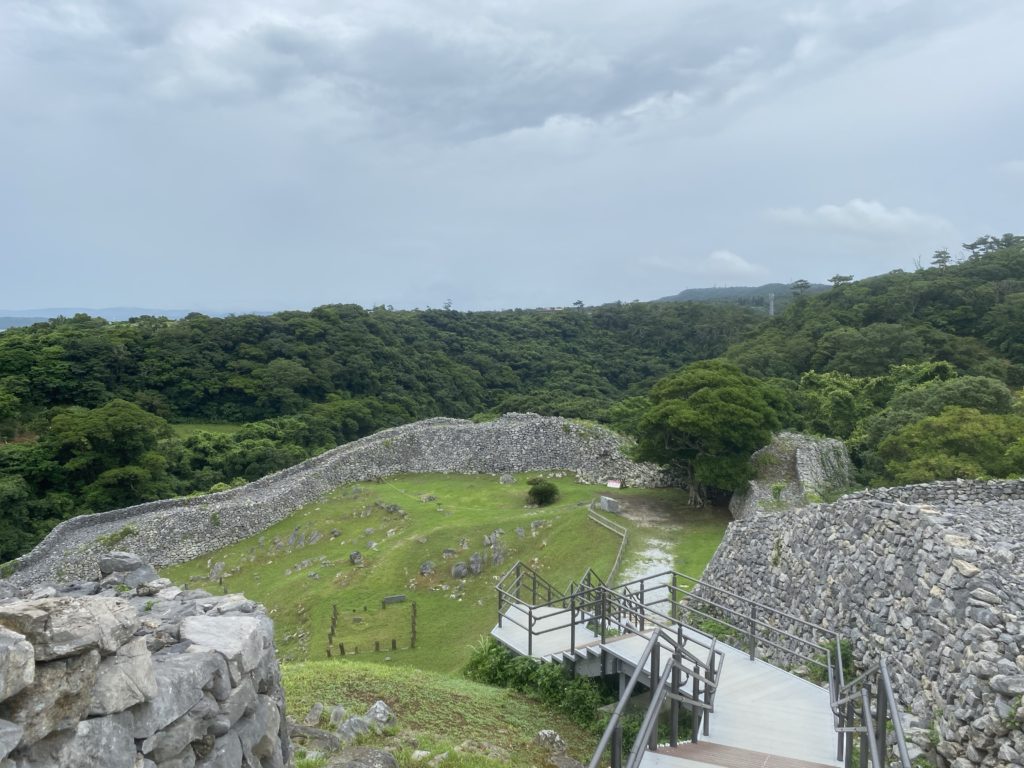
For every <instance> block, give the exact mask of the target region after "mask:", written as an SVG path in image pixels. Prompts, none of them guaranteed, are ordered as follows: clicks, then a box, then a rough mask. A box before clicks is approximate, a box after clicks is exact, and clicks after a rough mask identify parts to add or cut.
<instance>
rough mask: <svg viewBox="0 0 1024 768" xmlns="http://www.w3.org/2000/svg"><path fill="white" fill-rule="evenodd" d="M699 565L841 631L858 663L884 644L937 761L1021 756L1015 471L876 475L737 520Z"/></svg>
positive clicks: (1022, 651)
mask: <svg viewBox="0 0 1024 768" xmlns="http://www.w3.org/2000/svg"><path fill="white" fill-rule="evenodd" d="M704 578H705V579H706V580H708V581H709V582H711V583H712V584H714V585H716V586H719V587H724V588H727V589H729V590H732V591H734V592H737V593H740V594H743V595H751V596H755V597H756V599H758V600H760V601H762V602H764V603H767V604H768V605H770V606H772V607H774V608H777V609H779V610H782V611H786V612H788V613H791V614H794V615H796V616H799V617H801V618H803V619H805V620H807V621H810V622H812V623H814V624H816V625H819V626H822V627H828V628H832V629H836V630H839V631H840V632H841V633H842V634H843V635H844V636H846V637H848V638H850V639H851V640H852V642H853V646H854V651H855V658H856V661H857V662H858V663H859V664H860V665H861V666H862V667H866V666H867V665H868V664H869V663H871V662H872V661H874V660H877V658H878V657H879V655H880V654H885V655H886V656H887V657H888V660H889V664H890V670H891V672H892V674H893V679H894V684H895V685H896V688H897V690H898V695H899V698H900V700H901V702H902V704H903V706H904V707H905V708H906V709H908V710H909V711H910V712H911V713H912V714H913V716H914V719H915V720H916V723H915V728H914V729H913V730H912V731H911V733H912V737H913V739H914V740H915V742H916V743H917V744H918V745H919V747H921V748H922V749H923V750H925V751H926V752H931V751H932V750H933V749H935V751H936V752H937V755H936V758H937V759H938V760H939V761H940V762H942V763H943V764H945V765H952V766H954V767H955V768H964V767H966V766H1022V765H1024V730H1022V729H1024V707H1022V704H1021V694H1024V481H1019V480H1005V481H990V482H981V481H951V482H937V483H929V484H924V485H916V486H905V487H900V488H882V489H877V490H872V491H865V492H861V493H854V494H850V495H847V496H844V497H843V498H841V499H840V500H839V501H837V502H835V503H834V504H819V505H811V506H808V507H804V508H801V509H790V510H788V511H786V512H785V513H784V514H782V515H779V516H760V517H754V518H751V519H747V520H742V521H737V522H734V523H732V524H731V525H730V526H729V529H728V531H727V533H726V536H725V539H724V540H723V542H722V544H721V546H720V547H719V549H718V552H717V553H716V555H715V557H714V559H713V560H712V562H711V564H710V565H709V567H708V569H707V571H706V572H705V575H704ZM786 629H789V630H790V631H795V632H797V633H802V634H804V636H805V637H807V638H808V639H815V638H811V637H809V635H808V633H807V632H806V631H805V630H803V629H802V628H801V627H800V626H799V625H795V626H792V627H786Z"/></svg>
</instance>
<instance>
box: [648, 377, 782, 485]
mask: <svg viewBox="0 0 1024 768" xmlns="http://www.w3.org/2000/svg"><path fill="white" fill-rule="evenodd" d="M786 410H787V400H786V395H785V393H784V392H783V391H782V390H780V389H779V388H777V387H776V386H774V385H773V384H771V383H770V382H768V381H765V380H762V379H755V378H753V377H752V376H747V375H746V374H744V373H742V372H741V371H740V370H739V368H737V367H736V366H734V365H732V364H731V363H728V362H725V361H723V360H711V361H707V362H700V363H693V364H692V365H689V366H687V367H686V368H684V369H682V370H681V371H679V372H678V373H674V374H672V375H671V376H667V377H666V378H664V379H662V380H661V381H659V382H658V383H657V384H655V385H654V387H653V388H652V389H651V393H650V407H649V408H648V409H647V411H646V413H645V414H644V415H643V416H642V418H640V419H639V421H638V424H637V442H638V454H639V457H640V458H642V459H646V460H649V461H656V462H658V463H660V464H665V465H668V466H671V467H674V468H676V469H677V470H679V471H681V472H682V473H683V475H684V476H685V478H686V480H687V485H688V486H689V490H690V500H691V502H692V503H703V502H704V501H705V500H706V498H707V495H708V493H709V492H711V493H714V492H716V491H718V492H727V491H733V490H738V489H740V488H742V487H743V485H744V484H745V483H746V482H747V480H749V479H750V461H749V459H750V454H751V453H753V452H754V451H755V450H757V449H758V448H761V447H762V446H764V445H765V444H767V443H768V442H769V441H770V440H771V437H772V432H773V431H775V430H776V429H778V428H779V427H780V426H781V423H782V419H781V417H782V416H783V414H785V412H786Z"/></svg>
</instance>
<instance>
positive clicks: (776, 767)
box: [644, 741, 830, 768]
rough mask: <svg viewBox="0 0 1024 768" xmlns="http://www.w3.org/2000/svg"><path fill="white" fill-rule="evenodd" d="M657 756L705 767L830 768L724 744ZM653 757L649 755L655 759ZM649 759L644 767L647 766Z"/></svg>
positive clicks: (682, 747) (670, 750) (683, 748)
mask: <svg viewBox="0 0 1024 768" xmlns="http://www.w3.org/2000/svg"><path fill="white" fill-rule="evenodd" d="M657 755H658V756H659V757H660V756H667V757H678V758H683V759H684V760H687V761H693V762H695V763H703V764H704V765H715V766H721V768H830V767H829V766H827V765H825V764H824V763H812V762H808V761H807V760H797V759H795V758H792V757H780V756H779V755H768V754H765V753H764V752H754V751H752V750H749V749H740V748H739V747H727V746H725V745H723V744H714V743H712V742H710V741H701V742H698V743H697V744H680V745H679V746H677V747H658V752H657ZM653 756H654V755H653V754H652V755H650V757H653ZM648 762H649V761H648V760H647V759H646V756H645V760H644V763H648ZM650 762H657V763H659V764H663V765H669V764H670V761H664V762H663V761H661V760H656V761H650Z"/></svg>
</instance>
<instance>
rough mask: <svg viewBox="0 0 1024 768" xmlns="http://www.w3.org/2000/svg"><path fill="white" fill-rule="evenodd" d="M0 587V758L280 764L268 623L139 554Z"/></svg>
mask: <svg viewBox="0 0 1024 768" xmlns="http://www.w3.org/2000/svg"><path fill="white" fill-rule="evenodd" d="M101 571H105V573H102V574H101V573H97V574H95V576H96V577H97V580H96V581H89V582H79V583H77V584H72V585H68V586H67V587H65V588H63V589H55V588H53V587H48V588H44V589H42V590H37V591H35V592H31V591H30V589H26V590H24V594H20V595H18V596H15V597H11V598H7V599H5V600H0V768H83V767H84V766H103V768H241V766H243V765H245V766H249V768H283V766H285V765H287V764H288V763H289V759H290V747H289V741H288V732H287V727H286V721H285V704H284V692H283V690H282V688H281V677H280V671H279V669H278V664H277V659H276V658H275V655H274V641H273V627H272V624H271V622H270V619H269V618H267V616H266V615H265V614H264V613H263V611H262V609H261V608H260V607H259V606H257V605H256V604H254V603H252V602H250V601H248V600H246V599H245V597H244V596H242V595H225V596H222V597H213V596H211V595H210V594H209V593H206V592H202V591H200V590H193V591H188V592H183V591H182V590H180V589H177V588H175V587H172V586H171V584H170V582H169V581H167V580H166V579H157V577H156V573H155V572H154V571H153V569H152V568H151V567H149V566H148V565H145V564H144V563H142V562H141V561H140V560H139V559H138V558H137V557H135V556H134V555H130V554H127V553H124V552H113V553H110V554H109V555H108V556H107V557H105V558H104V559H103V560H102V561H101Z"/></svg>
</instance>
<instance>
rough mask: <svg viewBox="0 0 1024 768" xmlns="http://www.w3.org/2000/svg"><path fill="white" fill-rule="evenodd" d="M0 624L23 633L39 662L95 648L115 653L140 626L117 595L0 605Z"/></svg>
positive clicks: (21, 601) (105, 652)
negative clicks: (115, 596)
mask: <svg viewBox="0 0 1024 768" xmlns="http://www.w3.org/2000/svg"><path fill="white" fill-rule="evenodd" d="M0 626H4V627H7V628H8V629H12V630H14V631H15V632H19V633H21V634H22V635H24V636H25V638H26V639H27V640H28V641H29V642H30V643H32V645H33V647H34V649H35V656H36V661H52V660H53V659H63V658H67V657H68V656H76V655H79V654H81V653H84V652H85V651H88V650H90V649H92V648H96V649H97V650H99V651H100V652H101V653H102V654H104V655H108V654H111V653H114V652H115V651H117V649H118V648H120V647H121V646H122V645H124V643H125V642H127V640H128V638H130V637H131V636H132V635H133V634H134V633H135V630H137V629H138V628H139V619H138V616H137V615H136V613H135V610H134V609H133V608H132V607H131V606H130V605H129V604H128V603H127V602H125V601H124V600H120V599H117V598H112V597H94V598H91V599H88V600H79V599H75V598H70V597H47V598H42V599H40V600H18V601H15V602H12V603H5V604H0Z"/></svg>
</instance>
